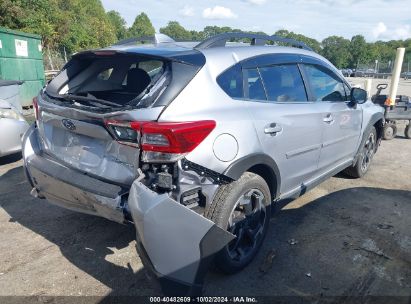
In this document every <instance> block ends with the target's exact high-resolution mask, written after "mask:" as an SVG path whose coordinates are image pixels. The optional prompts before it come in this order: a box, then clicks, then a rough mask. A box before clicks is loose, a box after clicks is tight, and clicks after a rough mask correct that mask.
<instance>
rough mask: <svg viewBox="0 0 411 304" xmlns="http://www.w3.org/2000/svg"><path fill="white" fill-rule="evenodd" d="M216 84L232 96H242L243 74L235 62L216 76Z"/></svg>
mask: <svg viewBox="0 0 411 304" xmlns="http://www.w3.org/2000/svg"><path fill="white" fill-rule="evenodd" d="M217 83H218V85H219V86H220V87H221V88H222V89H223V90H224V92H226V93H227V95H228V96H230V97H232V98H243V97H244V95H243V74H242V71H241V66H240V65H239V64H236V65H235V66H233V67H231V68H229V69H228V70H226V71H225V72H224V73H222V74H221V75H220V76H218V77H217Z"/></svg>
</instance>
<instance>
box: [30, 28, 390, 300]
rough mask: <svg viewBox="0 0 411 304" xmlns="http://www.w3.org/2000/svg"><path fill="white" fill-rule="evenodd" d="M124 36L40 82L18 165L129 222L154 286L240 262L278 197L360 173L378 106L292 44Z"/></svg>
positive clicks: (37, 184) (42, 191)
mask: <svg viewBox="0 0 411 304" xmlns="http://www.w3.org/2000/svg"><path fill="white" fill-rule="evenodd" d="M239 39H246V41H248V42H250V41H251V43H247V44H246V43H244V42H243V43H240V42H229V41H233V40H237V41H238V40H239ZM137 40H138V39H137ZM137 40H133V39H131V40H128V41H124V42H121V43H119V44H117V45H114V46H111V47H109V48H105V49H100V50H91V51H86V52H81V53H78V54H75V55H74V56H73V57H72V59H71V60H70V61H69V63H68V64H67V65H66V66H65V67H64V68H63V70H62V71H61V72H60V73H59V74H58V75H57V76H56V77H55V78H54V79H53V80H52V81H51V82H50V83H49V84H48V85H47V86H46V87H45V88H44V89H43V90H42V91H41V92H40V94H39V96H38V97H36V98H35V99H34V105H35V109H36V124H34V125H33V126H32V127H31V128H30V130H29V131H28V132H27V133H26V135H25V139H24V151H23V152H24V164H25V171H26V173H27V177H28V179H29V181H30V183H31V185H32V187H33V190H32V194H33V195H34V196H36V197H38V198H45V199H47V200H48V201H49V202H51V203H54V204H57V205H59V206H62V207H65V208H68V209H71V210H75V211H79V212H84V213H88V214H93V215H98V216H102V217H105V218H107V219H110V220H113V221H116V222H120V223H127V222H132V223H134V225H135V227H136V234H137V250H138V252H139V254H140V257H141V258H142V260H143V262H144V265H145V266H146V268H148V269H151V270H152V271H153V273H154V274H155V275H156V276H157V277H158V278H159V281H160V283H161V287H162V288H163V291H164V292H165V293H174V294H195V293H198V292H200V291H201V287H202V283H203V278H204V274H205V272H206V270H207V269H208V264H209V263H210V262H211V261H214V262H215V264H216V265H217V266H218V268H220V269H221V270H222V271H223V272H226V273H234V272H236V271H239V270H241V269H242V268H244V267H245V266H246V265H247V264H249V263H250V262H251V261H252V260H253V258H254V256H255V255H256V253H257V251H258V250H259V248H260V247H261V244H262V241H263V239H264V237H265V236H266V234H267V229H268V226H269V221H270V215H271V209H272V208H273V207H274V206H276V205H277V202H278V201H279V200H283V199H289V198H295V197H298V196H300V195H302V194H303V193H305V192H306V191H308V190H309V189H311V188H313V187H315V186H316V185H318V184H319V183H321V182H322V181H324V180H325V179H326V178H328V177H330V176H333V175H335V174H336V173H338V172H340V171H342V170H345V172H346V173H348V174H350V175H351V176H354V177H361V176H362V175H364V174H365V173H366V172H367V170H368V168H369V165H370V162H371V160H372V158H373V155H374V153H375V152H376V150H377V147H378V145H379V142H380V139H381V134H382V126H383V119H384V118H383V109H382V108H381V107H379V106H376V105H374V104H373V103H372V102H371V101H368V100H367V94H366V92H365V91H363V90H361V89H358V88H353V89H352V88H351V87H350V85H349V83H348V82H347V81H346V80H345V79H344V77H343V76H342V75H341V74H340V72H339V71H338V70H337V69H336V68H335V67H334V66H333V65H332V64H331V63H330V62H329V61H327V60H326V59H324V58H323V57H321V56H319V55H318V54H316V53H314V52H313V51H312V50H310V49H309V48H308V47H307V46H306V45H305V44H303V43H301V42H298V41H294V40H290V39H284V38H279V37H276V36H262V35H251V34H239V33H229V34H222V35H218V36H215V37H212V38H209V39H207V40H205V41H203V42H201V43H200V44H198V45H195V44H193V43H182V42H181V43H177V42H175V41H173V40H172V39H170V38H168V37H166V36H164V35H157V36H156V37H154V41H152V43H149V44H147V43H145V44H140V45H137V44H136V42H137ZM138 41H140V40H138ZM140 42H141V41H140ZM267 42H269V43H267ZM273 44H277V45H273ZM278 44H281V45H284V44H290V45H291V47H284V46H278Z"/></svg>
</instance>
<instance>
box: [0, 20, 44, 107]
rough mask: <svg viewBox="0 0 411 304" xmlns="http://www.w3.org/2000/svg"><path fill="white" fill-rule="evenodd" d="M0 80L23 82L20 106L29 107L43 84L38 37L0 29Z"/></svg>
mask: <svg viewBox="0 0 411 304" xmlns="http://www.w3.org/2000/svg"><path fill="white" fill-rule="evenodd" d="M0 79H3V80H21V81H24V83H23V84H22V85H21V86H20V100H21V105H22V106H23V107H26V106H30V105H31V102H32V99H33V97H34V96H36V95H37V94H38V92H39V91H40V89H41V88H42V87H43V86H44V83H45V79H44V65H43V54H42V47H41V37H40V36H38V35H34V34H27V33H23V32H18V31H13V30H9V29H6V28H4V27H0Z"/></svg>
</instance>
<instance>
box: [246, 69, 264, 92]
mask: <svg viewBox="0 0 411 304" xmlns="http://www.w3.org/2000/svg"><path fill="white" fill-rule="evenodd" d="M244 78H245V85H246V88H245V98H247V99H253V100H267V96H266V94H265V90H264V86H263V82H262V80H261V75H260V73H259V72H258V69H257V68H254V69H245V70H244Z"/></svg>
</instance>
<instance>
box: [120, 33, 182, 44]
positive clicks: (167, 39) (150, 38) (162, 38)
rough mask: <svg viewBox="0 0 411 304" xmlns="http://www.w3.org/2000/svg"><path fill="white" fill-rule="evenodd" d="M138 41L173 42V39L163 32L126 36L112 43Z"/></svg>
mask: <svg viewBox="0 0 411 304" xmlns="http://www.w3.org/2000/svg"><path fill="white" fill-rule="evenodd" d="M138 42H149V43H152V44H160V43H175V41H174V39H172V38H170V37H169V36H167V35H164V34H154V36H143V37H138V38H135V37H133V38H128V39H124V40H121V41H119V42H117V43H115V44H113V45H129V44H136V43H138Z"/></svg>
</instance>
